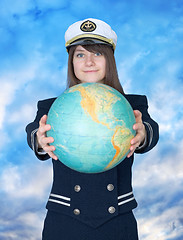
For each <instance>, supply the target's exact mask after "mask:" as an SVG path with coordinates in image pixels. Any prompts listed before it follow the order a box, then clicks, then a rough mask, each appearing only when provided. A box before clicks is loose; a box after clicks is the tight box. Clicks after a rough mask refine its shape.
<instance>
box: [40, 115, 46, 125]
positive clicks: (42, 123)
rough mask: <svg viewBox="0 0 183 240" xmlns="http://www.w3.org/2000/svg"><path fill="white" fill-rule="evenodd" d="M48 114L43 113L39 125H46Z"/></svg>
mask: <svg viewBox="0 0 183 240" xmlns="http://www.w3.org/2000/svg"><path fill="white" fill-rule="evenodd" d="M46 121H47V115H43V116H42V118H41V119H40V121H39V125H46Z"/></svg>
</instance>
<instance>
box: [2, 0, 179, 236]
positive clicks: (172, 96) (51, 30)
mask: <svg viewBox="0 0 183 240" xmlns="http://www.w3.org/2000/svg"><path fill="white" fill-rule="evenodd" d="M88 17H93V18H99V19H101V20H104V21H106V22H107V23H109V24H110V25H111V26H112V27H113V29H114V30H115V31H116V33H117V35H118V43H117V48H116V52H115V57H116V62H117V67H118V73H119V77H120V81H121V83H122V85H123V87H124V90H125V92H126V93H135V94H144V95H147V97H148V101H149V112H150V114H151V116H152V117H153V118H154V119H155V120H156V121H157V122H158V123H159V126H160V141H159V144H158V145H157V147H156V148H154V149H153V150H152V151H151V152H149V153H146V154H144V155H136V160H135V164H134V167H133V186H134V191H135V196H136V199H137V201H138V204H139V206H138V208H137V209H136V210H135V215H136V217H137V220H138V224H139V234H140V239H141V240H182V239H183V190H182V186H183V161H182V159H183V131H182V129H183V94H182V92H183V61H182V60H183V57H182V56H183V41H182V39H183V2H182V0H169V1H165V0H154V1H145V0H139V1H138V0H136V1H135V0H131V1H130V0H119V1H116V0H113V1H112V2H111V1H109V0H102V1H97V2H96V1H95V2H94V1H91V0H88V1H86V2H85V1H83V0H79V1H65V0H52V1H49V0H37V1H36V0H23V1H22V0H6V1H2V0H1V1H0V87H1V92H0V136H1V141H0V209H1V210H0V239H2V240H11V239H12V240H20V239H24V240H39V239H40V235H41V229H42V224H43V219H44V216H45V213H46V210H45V208H44V207H45V204H46V201H47V198H48V195H49V191H50V187H51V178H52V170H51V161H46V162H41V161H39V160H37V159H36V158H35V156H34V155H33V152H32V151H31V150H30V149H29V148H28V146H27V143H26V134H25V126H26V125H27V124H28V123H29V122H30V121H32V120H33V119H34V117H35V113H36V104H37V101H38V100H39V99H45V98H49V97H54V96H58V95H59V94H60V93H61V92H62V91H63V90H64V88H65V82H66V75H67V52H66V50H65V47H64V33H65V31H66V29H67V27H68V26H69V25H70V24H72V23H73V22H75V21H78V20H81V19H85V18H88Z"/></svg>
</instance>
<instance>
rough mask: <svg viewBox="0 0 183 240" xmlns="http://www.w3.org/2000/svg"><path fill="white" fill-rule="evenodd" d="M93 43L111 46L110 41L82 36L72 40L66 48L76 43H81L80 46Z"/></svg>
mask: <svg viewBox="0 0 183 240" xmlns="http://www.w3.org/2000/svg"><path fill="white" fill-rule="evenodd" d="M94 44H105V45H108V46H111V47H113V46H112V45H111V44H110V43H107V42H104V41H102V40H98V39H91V38H83V39H80V40H77V41H74V42H72V43H71V44H69V45H68V46H67V47H66V48H67V49H69V48H70V47H71V46H76V45H81V46H82V45H94Z"/></svg>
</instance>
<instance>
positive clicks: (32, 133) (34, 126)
mask: <svg viewBox="0 0 183 240" xmlns="http://www.w3.org/2000/svg"><path fill="white" fill-rule="evenodd" d="M51 102H52V101H51ZM48 103H50V101H49V102H48ZM50 106H51V105H50V104H47V101H46V100H44V101H39V102H38V104H37V108H38V110H37V114H36V118H35V120H34V121H33V122H31V123H29V124H28V125H27V126H26V129H25V130H26V133H27V143H28V145H29V147H30V148H31V149H32V150H33V151H34V153H35V155H36V157H37V158H38V159H39V160H43V161H44V160H47V159H49V158H50V157H49V155H48V154H47V153H45V152H42V151H39V150H38V145H37V140H36V132H37V130H38V128H39V121H40V119H41V117H42V116H43V115H45V114H46V115H47V114H48V111H49V108H50Z"/></svg>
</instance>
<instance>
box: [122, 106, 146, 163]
mask: <svg viewBox="0 0 183 240" xmlns="http://www.w3.org/2000/svg"><path fill="white" fill-rule="evenodd" d="M133 112H134V115H135V119H136V123H135V124H134V125H133V129H134V130H135V131H136V136H135V137H134V138H133V139H132V140H131V147H130V152H129V154H128V155H127V157H128V158H129V157H131V156H132V154H133V153H134V152H135V149H136V148H137V147H139V146H140V145H141V144H143V142H144V140H145V137H146V130H145V126H144V124H143V122H142V113H141V112H140V111H139V110H135V111H133Z"/></svg>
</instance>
